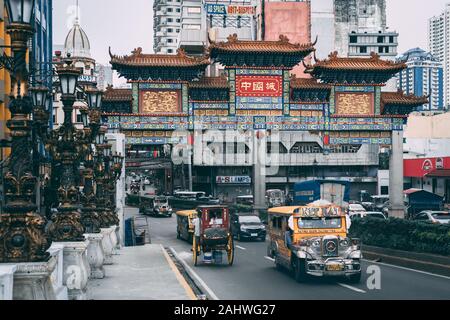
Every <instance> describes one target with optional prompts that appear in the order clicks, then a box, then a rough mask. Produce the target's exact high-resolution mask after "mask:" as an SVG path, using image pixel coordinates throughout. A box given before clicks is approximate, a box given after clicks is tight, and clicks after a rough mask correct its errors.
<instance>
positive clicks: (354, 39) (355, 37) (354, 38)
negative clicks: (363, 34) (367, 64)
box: [350, 36, 358, 43]
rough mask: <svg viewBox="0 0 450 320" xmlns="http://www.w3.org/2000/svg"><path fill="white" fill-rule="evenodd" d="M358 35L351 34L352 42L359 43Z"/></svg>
mask: <svg viewBox="0 0 450 320" xmlns="http://www.w3.org/2000/svg"><path fill="white" fill-rule="evenodd" d="M357 42H358V37H357V36H350V43H357Z"/></svg>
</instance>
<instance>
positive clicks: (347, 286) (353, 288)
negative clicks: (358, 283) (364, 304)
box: [338, 283, 366, 293]
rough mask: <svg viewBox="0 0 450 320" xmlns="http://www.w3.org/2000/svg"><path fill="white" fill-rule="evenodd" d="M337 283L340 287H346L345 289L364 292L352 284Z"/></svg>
mask: <svg viewBox="0 0 450 320" xmlns="http://www.w3.org/2000/svg"><path fill="white" fill-rule="evenodd" d="M338 285H340V286H341V287H344V288H347V289H350V290H353V291H356V292H359V293H366V292H365V291H364V290H361V289H358V288H356V287H353V286H349V285H348V284H345V283H338Z"/></svg>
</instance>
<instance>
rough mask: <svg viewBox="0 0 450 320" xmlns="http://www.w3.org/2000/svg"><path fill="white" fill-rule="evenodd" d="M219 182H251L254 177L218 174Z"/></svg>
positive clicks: (217, 181)
mask: <svg viewBox="0 0 450 320" xmlns="http://www.w3.org/2000/svg"><path fill="white" fill-rule="evenodd" d="M216 183H217V184H251V183H252V178H250V177H249V176H218V177H216Z"/></svg>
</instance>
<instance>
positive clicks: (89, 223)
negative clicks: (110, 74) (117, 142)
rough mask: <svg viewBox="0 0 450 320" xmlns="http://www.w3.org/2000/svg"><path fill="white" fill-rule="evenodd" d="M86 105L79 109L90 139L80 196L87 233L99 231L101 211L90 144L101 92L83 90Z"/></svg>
mask: <svg viewBox="0 0 450 320" xmlns="http://www.w3.org/2000/svg"><path fill="white" fill-rule="evenodd" d="M85 93H86V96H87V101H88V106H89V108H88V107H84V108H81V109H80V113H81V118H82V121H83V126H84V128H85V130H86V129H89V130H88V131H89V136H90V139H88V140H87V141H86V143H87V145H86V149H87V150H88V153H87V154H86V155H85V159H84V169H83V170H82V175H83V178H84V179H83V180H84V185H83V194H82V196H81V203H82V205H83V207H82V224H83V226H84V227H85V229H86V232H87V233H90V234H92V233H99V232H100V227H101V224H102V223H101V217H100V214H101V212H98V211H99V210H98V208H97V199H96V194H95V179H94V150H93V148H92V144H93V143H94V142H95V141H94V140H95V137H97V135H98V134H99V130H100V125H101V124H100V116H101V113H100V110H101V101H102V95H103V92H102V91H100V90H97V89H95V88H88V89H86V90H85Z"/></svg>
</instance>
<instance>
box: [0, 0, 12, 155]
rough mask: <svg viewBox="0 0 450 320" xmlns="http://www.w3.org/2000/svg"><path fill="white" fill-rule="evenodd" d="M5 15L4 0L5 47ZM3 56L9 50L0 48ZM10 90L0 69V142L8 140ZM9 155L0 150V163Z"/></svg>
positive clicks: (3, 36)
mask: <svg viewBox="0 0 450 320" xmlns="http://www.w3.org/2000/svg"><path fill="white" fill-rule="evenodd" d="M7 20H8V17H7V13H6V10H5V2H4V0H0V44H1V45H4V46H7V45H10V44H11V39H10V37H9V35H8V34H7V33H6V28H5V27H6V24H7ZM0 53H1V54H2V55H3V54H7V55H10V54H11V49H9V48H2V49H1V52H0ZM10 90H11V80H10V75H9V72H8V70H6V69H5V68H2V69H0V140H8V139H9V135H8V132H9V131H8V128H7V127H6V121H7V120H8V119H9V118H10V117H11V115H10V112H9V109H8V101H9V100H8V95H9V92H10ZM8 154H9V150H7V149H6V148H1V149H0V161H3V160H4V159H5V158H6V157H7V156H8Z"/></svg>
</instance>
